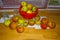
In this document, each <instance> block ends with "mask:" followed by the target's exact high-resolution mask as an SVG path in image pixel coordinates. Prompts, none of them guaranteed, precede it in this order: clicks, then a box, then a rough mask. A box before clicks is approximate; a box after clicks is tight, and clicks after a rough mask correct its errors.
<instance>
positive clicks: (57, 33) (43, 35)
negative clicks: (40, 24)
mask: <svg viewBox="0 0 60 40" xmlns="http://www.w3.org/2000/svg"><path fill="white" fill-rule="evenodd" d="M1 13H2V12H0V14H1ZM8 13H11V12H8ZM39 15H40V16H47V17H48V18H49V20H52V21H54V22H55V23H56V27H55V28H54V29H45V30H43V29H39V30H37V29H34V28H25V30H24V32H23V33H17V32H16V30H10V29H9V28H8V27H5V26H4V25H3V24H0V40H60V12H59V11H40V12H39Z"/></svg>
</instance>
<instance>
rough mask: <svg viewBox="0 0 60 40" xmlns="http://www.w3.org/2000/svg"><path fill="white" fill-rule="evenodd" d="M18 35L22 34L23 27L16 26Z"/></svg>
mask: <svg viewBox="0 0 60 40" xmlns="http://www.w3.org/2000/svg"><path fill="white" fill-rule="evenodd" d="M16 30H17V32H18V33H22V32H23V31H24V27H21V26H18V27H16Z"/></svg>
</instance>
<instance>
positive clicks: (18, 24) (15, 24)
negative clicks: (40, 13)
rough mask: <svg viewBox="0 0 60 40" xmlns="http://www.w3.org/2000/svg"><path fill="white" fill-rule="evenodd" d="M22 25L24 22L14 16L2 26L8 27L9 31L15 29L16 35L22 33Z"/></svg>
mask: <svg viewBox="0 0 60 40" xmlns="http://www.w3.org/2000/svg"><path fill="white" fill-rule="evenodd" d="M23 23H24V20H22V19H20V17H18V16H14V17H13V18H11V19H8V20H5V22H4V25H5V26H6V27H9V28H10V29H11V30H15V29H16V31H17V32H18V33H21V32H23V31H24V27H23V26H22V24H23Z"/></svg>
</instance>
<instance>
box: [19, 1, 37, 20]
mask: <svg viewBox="0 0 60 40" xmlns="http://www.w3.org/2000/svg"><path fill="white" fill-rule="evenodd" d="M19 13H20V14H21V15H22V16H23V17H24V18H26V19H31V18H33V17H35V16H36V14H37V13H38V9H37V7H35V6H33V5H32V4H27V3H26V2H25V1H22V2H21V4H20V8H19Z"/></svg>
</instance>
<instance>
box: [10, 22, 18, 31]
mask: <svg viewBox="0 0 60 40" xmlns="http://www.w3.org/2000/svg"><path fill="white" fill-rule="evenodd" d="M17 25H18V23H16V22H11V23H10V25H9V28H10V29H12V30H14V29H16V27H17Z"/></svg>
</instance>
